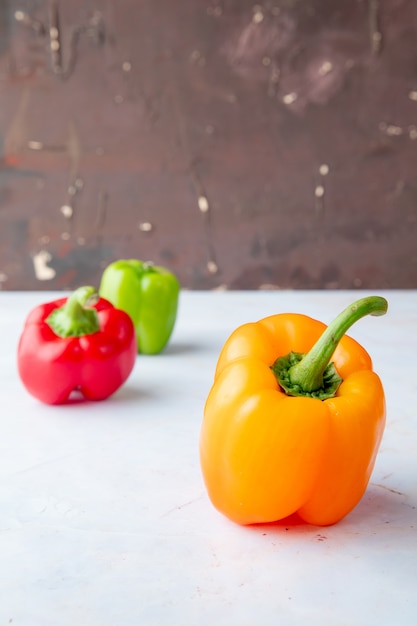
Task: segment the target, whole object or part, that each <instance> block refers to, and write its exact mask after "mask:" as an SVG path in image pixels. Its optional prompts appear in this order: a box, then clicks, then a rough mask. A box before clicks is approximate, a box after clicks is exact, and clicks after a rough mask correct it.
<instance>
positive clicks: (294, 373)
mask: <svg viewBox="0 0 417 626" xmlns="http://www.w3.org/2000/svg"><path fill="white" fill-rule="evenodd" d="M387 309H388V303H387V301H386V300H385V298H381V297H380V296H368V297H365V298H361V299H360V300H357V301H356V302H354V303H353V304H351V305H350V306H348V307H347V308H346V309H345V310H344V311H342V313H340V314H339V315H338V316H337V317H336V319H335V320H334V321H333V322H332V323H331V324H330V325H329V326H328V327H327V329H326V330H325V331H324V333H323V334H322V335H321V337H320V338H319V340H318V341H317V342H316V343H315V345H314V346H313V347H312V348H311V350H310V352H308V353H307V354H306V355H305V356H304V357H303V358H302V359H301V361H299V362H298V363H297V364H296V365H293V366H292V367H291V368H290V370H289V378H290V381H291V383H292V384H293V385H297V386H299V387H300V388H301V389H302V390H303V391H304V392H307V393H308V392H312V391H315V390H317V389H320V388H322V387H323V374H324V371H325V369H326V367H327V366H328V364H329V361H330V359H331V357H332V356H333V353H334V351H335V350H336V348H337V345H338V343H339V341H340V340H341V339H342V337H343V335H344V334H345V333H346V331H347V330H348V329H349V328H350V327H351V326H352V325H353V324H354V323H355V322H357V321H358V320H359V319H361V318H362V317H364V316H365V315H384V314H385V313H386V312H387Z"/></svg>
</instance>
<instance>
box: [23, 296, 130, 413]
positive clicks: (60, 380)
mask: <svg viewBox="0 0 417 626" xmlns="http://www.w3.org/2000/svg"><path fill="white" fill-rule="evenodd" d="M136 354H137V350H136V337H135V329H134V326H133V322H132V321H131V319H130V317H129V316H128V315H127V313H125V312H124V311H121V310H119V309H116V308H114V307H113V305H112V304H110V302H108V301H107V300H105V299H104V298H99V296H98V294H97V291H96V290H95V289H94V287H80V288H79V289H77V290H76V291H74V293H73V294H72V295H71V296H70V297H69V298H60V299H58V300H55V301H53V302H49V303H47V304H43V305H41V306H38V307H36V308H35V309H34V310H33V311H32V312H31V313H29V315H28V317H27V320H26V323H25V327H24V330H23V332H22V335H21V337H20V341H19V346H18V371H19V375H20V378H21V380H22V382H23V384H24V386H25V387H26V389H27V390H28V391H29V393H31V394H32V395H33V396H35V398H37V399H38V400H40V401H41V402H45V403H46V404H62V403H64V402H66V401H67V400H68V399H69V397H70V394H71V393H72V392H73V391H79V392H81V394H82V395H83V396H84V398H85V399H87V400H104V399H105V398H107V397H108V396H110V395H111V394H112V393H114V392H115V391H116V390H117V389H118V388H119V387H120V386H121V385H122V384H123V383H124V382H125V381H126V380H127V378H128V376H129V375H130V373H131V371H132V370H133V367H134V364H135V359H136Z"/></svg>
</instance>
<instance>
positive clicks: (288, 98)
mask: <svg viewBox="0 0 417 626" xmlns="http://www.w3.org/2000/svg"><path fill="white" fill-rule="evenodd" d="M297 97H298V96H297V94H296V93H295V91H292V92H291V93H287V94H285V96H283V97H282V101H283V103H284V104H292V103H293V102H295V101H296V100H297Z"/></svg>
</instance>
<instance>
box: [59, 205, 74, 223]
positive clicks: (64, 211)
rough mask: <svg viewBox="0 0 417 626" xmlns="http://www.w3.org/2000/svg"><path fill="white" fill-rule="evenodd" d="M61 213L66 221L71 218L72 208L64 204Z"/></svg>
mask: <svg viewBox="0 0 417 626" xmlns="http://www.w3.org/2000/svg"><path fill="white" fill-rule="evenodd" d="M61 213H62V215H63V216H64V217H66V218H67V219H68V220H69V219H70V218H71V217H72V213H73V210H72V206H70V205H69V204H64V205H63V206H62V207H61Z"/></svg>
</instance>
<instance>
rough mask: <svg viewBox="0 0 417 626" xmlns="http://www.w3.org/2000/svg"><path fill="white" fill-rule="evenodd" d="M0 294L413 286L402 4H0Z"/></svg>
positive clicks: (407, 22) (359, 0) (414, 207)
mask: <svg viewBox="0 0 417 626" xmlns="http://www.w3.org/2000/svg"><path fill="white" fill-rule="evenodd" d="M0 99H1V106H0V288H3V289H61V288H70V287H75V286H78V285H80V284H85V283H93V284H97V283H98V281H99V278H100V275H101V272H102V269H103V267H104V266H105V265H106V264H107V263H109V262H111V261H112V260H114V259H117V258H123V257H136V258H141V259H145V260H152V261H154V262H156V263H161V264H163V265H166V266H168V267H170V268H171V269H172V270H173V271H175V272H176V273H177V274H178V276H179V278H180V280H181V282H182V284H183V286H184V287H186V288H190V289H201V288H209V289H212V288H221V287H223V288H224V287H226V288H230V289H233V288H254V289H258V288H264V287H266V286H276V287H280V288H372V289H381V288H416V287H417V245H416V243H417V240H416V234H417V2H416V1H415V0H380V1H378V0H337V1H334V0H276V1H274V2H273V1H268V2H262V3H261V2H260V3H259V4H256V3H253V2H249V1H248V0H175V1H173V0H141V1H137V0H71V2H64V1H62V2H60V3H59V2H54V1H53V0H49V1H48V0H21V1H18V0H0Z"/></svg>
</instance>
